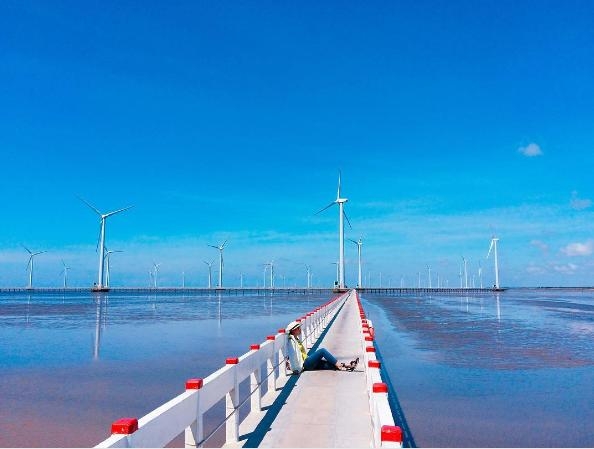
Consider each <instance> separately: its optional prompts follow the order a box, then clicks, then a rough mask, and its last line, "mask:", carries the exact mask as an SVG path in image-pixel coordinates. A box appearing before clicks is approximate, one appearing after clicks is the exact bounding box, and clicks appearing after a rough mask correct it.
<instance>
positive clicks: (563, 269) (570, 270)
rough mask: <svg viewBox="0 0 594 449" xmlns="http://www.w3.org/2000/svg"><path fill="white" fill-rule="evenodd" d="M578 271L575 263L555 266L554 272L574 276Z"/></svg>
mask: <svg viewBox="0 0 594 449" xmlns="http://www.w3.org/2000/svg"><path fill="white" fill-rule="evenodd" d="M577 269H578V266H577V265H575V264H573V263H568V264H565V265H553V270H555V271H556V272H558V273H563V274H574V273H575V272H576V271H577Z"/></svg>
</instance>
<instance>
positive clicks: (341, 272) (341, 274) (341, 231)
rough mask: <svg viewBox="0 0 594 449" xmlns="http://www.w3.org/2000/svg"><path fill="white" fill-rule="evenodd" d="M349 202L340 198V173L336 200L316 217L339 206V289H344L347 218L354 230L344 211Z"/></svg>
mask: <svg viewBox="0 0 594 449" xmlns="http://www.w3.org/2000/svg"><path fill="white" fill-rule="evenodd" d="M347 201H348V199H347V198H341V197H340V172H338V191H337V193H336V200H334V201H332V202H331V203H330V204H328V205H327V206H326V207H324V208H323V209H321V210H319V211H318V212H316V215H317V214H319V213H320V212H323V211H325V210H326V209H328V208H329V207H332V206H334V205H335V204H338V279H337V282H338V288H344V286H345V283H344V219H345V218H346V220H347V223H348V225H349V227H350V228H351V229H352V226H351V222H350V220H349V218H348V217H347V216H346V213H345V211H344V203H346V202H347Z"/></svg>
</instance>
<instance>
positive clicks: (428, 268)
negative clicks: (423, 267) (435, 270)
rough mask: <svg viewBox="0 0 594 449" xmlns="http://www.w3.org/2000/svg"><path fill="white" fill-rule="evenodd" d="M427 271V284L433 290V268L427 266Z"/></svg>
mask: <svg viewBox="0 0 594 449" xmlns="http://www.w3.org/2000/svg"><path fill="white" fill-rule="evenodd" d="M427 271H428V274H427V276H428V279H429V281H428V282H427V285H428V286H429V288H431V267H430V266H429V265H427Z"/></svg>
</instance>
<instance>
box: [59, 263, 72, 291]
mask: <svg viewBox="0 0 594 449" xmlns="http://www.w3.org/2000/svg"><path fill="white" fill-rule="evenodd" d="M62 265H63V266H64V269H63V270H62V272H61V273H60V274H63V275H64V288H66V287H68V270H70V267H67V266H66V264H65V263H64V261H63V260H62Z"/></svg>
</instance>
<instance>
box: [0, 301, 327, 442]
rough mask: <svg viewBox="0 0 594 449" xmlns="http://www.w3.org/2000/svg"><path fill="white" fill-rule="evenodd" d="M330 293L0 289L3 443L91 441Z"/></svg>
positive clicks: (0, 430) (0, 436) (0, 421)
mask: <svg viewBox="0 0 594 449" xmlns="http://www.w3.org/2000/svg"><path fill="white" fill-rule="evenodd" d="M328 299H329V298H328V297H327V296H315V295H294V296H287V295H286V294H284V295H275V296H270V295H268V296H229V295H222V296H216V295H213V296H191V295H181V294H159V295H137V294H122V293H109V294H107V295H101V296H98V295H93V294H91V293H82V294H74V293H73V294H66V295H62V294H40V293H33V294H26V293H25V294H4V295H0V362H1V363H0V366H1V367H0V397H1V398H2V401H0V446H2V447H39V446H41V447H55V446H58V447H63V446H77V447H87V446H93V445H95V444H97V443H99V442H100V441H102V440H104V439H105V438H107V436H109V429H110V426H111V423H112V422H113V421H115V420H116V419H118V418H120V417H122V416H137V417H140V416H143V415H144V414H146V413H148V412H149V411H151V410H153V409H154V408H156V407H157V406H159V405H161V404H162V403H164V402H166V401H168V400H169V399H171V398H173V397H174V396H176V395H178V394H180V393H182V392H183V390H184V383H185V381H186V379H188V378H191V377H206V376H207V375H208V374H210V373H212V372H213V371H215V370H216V369H218V368H220V367H221V366H223V365H224V363H225V359H226V358H227V357H230V356H239V355H241V354H243V353H245V352H247V351H248V350H249V346H250V344H252V343H261V342H263V341H265V340H266V336H267V335H271V334H275V333H276V332H277V330H278V329H279V328H281V327H284V326H285V325H286V324H287V323H288V322H289V321H291V320H293V319H295V318H297V317H299V316H302V315H303V314H304V313H306V312H309V311H311V310H312V309H313V308H315V307H317V306H318V305H320V304H322V303H324V302H326V301H327V300H328Z"/></svg>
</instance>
